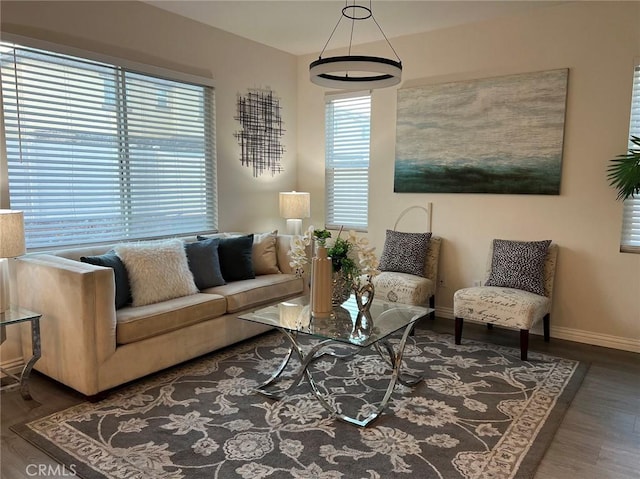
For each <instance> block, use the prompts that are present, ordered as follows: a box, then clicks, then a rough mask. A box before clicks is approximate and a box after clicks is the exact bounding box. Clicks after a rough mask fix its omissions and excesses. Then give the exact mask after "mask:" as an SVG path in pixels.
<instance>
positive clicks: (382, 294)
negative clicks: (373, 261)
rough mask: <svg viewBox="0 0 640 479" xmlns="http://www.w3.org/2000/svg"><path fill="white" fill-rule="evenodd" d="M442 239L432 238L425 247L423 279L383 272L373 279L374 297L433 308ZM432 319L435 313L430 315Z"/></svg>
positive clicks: (405, 274) (404, 274)
mask: <svg viewBox="0 0 640 479" xmlns="http://www.w3.org/2000/svg"><path fill="white" fill-rule="evenodd" d="M441 244H442V239H441V238H439V237H438V236H432V237H431V239H430V240H429V244H428V245H427V254H426V258H425V264H424V277H423V276H417V275H413V274H409V273H398V272H393V271H383V272H381V273H380V274H378V275H376V276H374V277H373V280H372V282H373V286H374V287H375V291H376V293H375V294H376V297H378V298H382V299H384V300H385V301H390V302H394V303H403V304H412V305H418V306H428V307H430V308H435V294H436V285H437V278H438V260H439V257H440V245H441ZM430 317H431V318H432V319H433V318H434V317H435V313H431V315H430Z"/></svg>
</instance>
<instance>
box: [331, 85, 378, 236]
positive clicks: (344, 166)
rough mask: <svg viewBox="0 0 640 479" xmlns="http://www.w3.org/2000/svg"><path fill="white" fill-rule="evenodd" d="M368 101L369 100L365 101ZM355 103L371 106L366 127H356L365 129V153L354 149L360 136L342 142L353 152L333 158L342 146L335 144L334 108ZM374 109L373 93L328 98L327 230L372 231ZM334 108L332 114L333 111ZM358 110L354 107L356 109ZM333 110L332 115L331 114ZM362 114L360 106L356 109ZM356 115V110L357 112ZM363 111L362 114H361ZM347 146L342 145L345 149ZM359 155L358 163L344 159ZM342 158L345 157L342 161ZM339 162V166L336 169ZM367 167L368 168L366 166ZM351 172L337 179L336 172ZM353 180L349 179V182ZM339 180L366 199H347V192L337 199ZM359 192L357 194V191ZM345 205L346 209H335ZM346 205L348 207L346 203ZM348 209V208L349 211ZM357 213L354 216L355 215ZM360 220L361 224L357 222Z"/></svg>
mask: <svg viewBox="0 0 640 479" xmlns="http://www.w3.org/2000/svg"><path fill="white" fill-rule="evenodd" d="M364 99H366V100H364ZM345 100H346V101H349V100H354V101H355V102H356V104H357V103H358V101H362V100H364V102H368V105H367V110H366V112H365V115H366V116H367V117H368V121H367V122H366V125H365V124H364V122H363V123H356V124H355V125H354V126H355V127H356V128H365V129H366V140H365V141H366V152H365V148H364V144H360V145H359V146H358V145H355V144H356V143H360V142H358V140H359V139H360V140H362V139H363V138H362V137H360V138H358V135H357V134H353V135H351V136H346V137H344V138H343V140H344V142H345V143H347V142H349V141H351V142H353V145H355V146H352V147H351V148H349V147H347V148H349V149H348V150H347V151H346V152H345V153H343V154H342V155H340V154H335V155H334V154H333V152H334V151H335V146H336V145H337V146H338V147H339V146H340V145H339V144H337V142H336V140H335V136H336V132H337V131H338V128H337V125H336V124H335V122H334V119H335V117H334V116H333V113H334V112H335V105H336V104H338V103H337V102H340V101H345ZM371 105H372V95H371V91H370V90H367V91H355V92H349V93H330V94H327V95H326V96H325V227H326V228H327V229H340V228H344V229H346V230H355V231H359V232H367V231H368V227H369V180H370V160H371ZM331 108H333V110H331ZM354 108H355V105H354ZM330 110H331V111H330ZM356 110H360V106H358V107H357V108H356ZM354 111H355V110H354ZM361 111H362V110H361ZM345 143H343V144H342V147H343V148H344V146H345ZM349 155H352V156H353V155H356V156H359V158H358V159H353V161H350V160H347V159H344V156H349ZM340 156H343V158H342V159H340ZM336 162H337V163H339V164H340V166H336ZM363 164H366V166H363ZM341 170H349V172H345V171H342V172H343V173H344V174H345V176H343V177H342V179H340V178H339V177H337V176H336V174H335V173H336V171H341ZM358 176H360V177H362V176H364V177H365V179H364V180H363V179H362V178H357V177H358ZM349 177H350V178H349ZM336 179H337V180H338V181H342V182H343V184H344V185H346V186H352V187H357V188H360V194H361V195H363V196H364V199H362V198H351V199H349V198H348V195H345V191H343V192H342V195H341V198H339V199H336V194H338V195H340V192H339V191H337V190H336V188H335V183H336ZM357 188H356V190H357ZM336 201H337V202H338V203H342V204H343V205H342V206H340V205H336ZM345 202H346V203H345ZM347 208H349V209H348V210H347ZM354 209H355V215H354V214H353V213H354ZM349 217H351V218H355V220H356V221H353V222H349V221H341V220H342V219H349ZM358 220H359V221H358Z"/></svg>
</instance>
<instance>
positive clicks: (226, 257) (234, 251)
mask: <svg viewBox="0 0 640 479" xmlns="http://www.w3.org/2000/svg"><path fill="white" fill-rule="evenodd" d="M218 256H219V257H220V269H221V270H222V276H223V277H224V280H225V281H226V282H231V281H241V280H244V279H252V278H255V273H254V271H253V234H249V235H244V236H232V237H229V238H220V243H219V245H218Z"/></svg>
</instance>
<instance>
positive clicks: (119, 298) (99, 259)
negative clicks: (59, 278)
mask: <svg viewBox="0 0 640 479" xmlns="http://www.w3.org/2000/svg"><path fill="white" fill-rule="evenodd" d="M80 261H82V262H83V263H88V264H93V265H96V266H104V267H106V268H111V269H113V277H114V278H115V282H116V309H120V308H122V307H124V306H126V305H127V304H129V303H131V286H130V285H129V274H128V273H127V268H126V267H125V265H124V263H123V262H122V260H121V259H120V257H119V256H118V255H117V254H116V252H115V251H113V250H110V251H107V252H106V253H105V254H101V255H99V256H82V257H81V258H80Z"/></svg>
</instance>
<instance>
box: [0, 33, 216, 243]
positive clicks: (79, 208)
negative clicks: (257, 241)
mask: <svg viewBox="0 0 640 479" xmlns="http://www.w3.org/2000/svg"><path fill="white" fill-rule="evenodd" d="M0 54H1V57H0V60H1V65H2V94H3V107H4V117H5V129H6V146H7V162H8V172H9V194H10V201H11V208H13V209H17V210H23V211H24V216H25V235H26V241H27V247H29V248H45V247H46V248H49V247H56V246H61V245H79V244H90V243H101V242H111V241H118V240H128V239H146V238H158V237H166V236H174V235H182V234H194V233H198V232H206V231H213V230H215V228H216V226H217V225H216V221H217V215H216V181H215V145H214V142H215V133H214V118H213V101H214V96H213V95H214V93H213V88H212V87H210V86H203V85H198V84H194V83H186V82H182V81H174V80H168V79H166V78H158V77H154V76H151V75H147V74H142V73H139V72H137V71H133V70H130V69H128V68H126V67H123V66H117V65H111V64H107V63H101V62H95V61H91V60H87V59H83V58H79V57H74V56H68V55H63V54H58V53H52V52H48V51H43V50H38V49H34V48H28V47H21V46H17V45H12V44H7V43H2V44H1V46H0ZM159 92H164V93H162V104H161V103H160V102H159V101H158V98H159Z"/></svg>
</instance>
